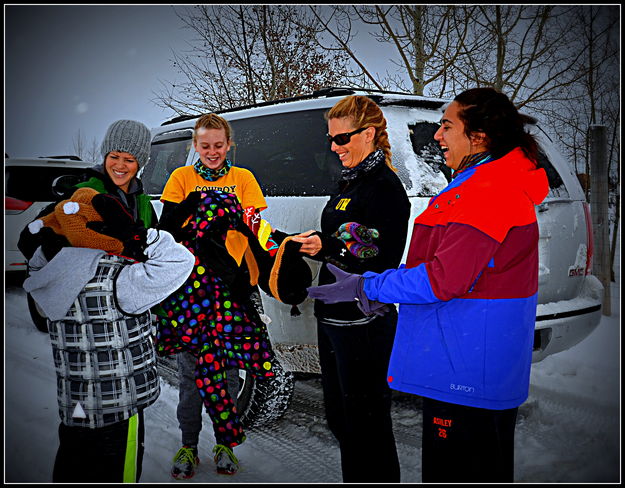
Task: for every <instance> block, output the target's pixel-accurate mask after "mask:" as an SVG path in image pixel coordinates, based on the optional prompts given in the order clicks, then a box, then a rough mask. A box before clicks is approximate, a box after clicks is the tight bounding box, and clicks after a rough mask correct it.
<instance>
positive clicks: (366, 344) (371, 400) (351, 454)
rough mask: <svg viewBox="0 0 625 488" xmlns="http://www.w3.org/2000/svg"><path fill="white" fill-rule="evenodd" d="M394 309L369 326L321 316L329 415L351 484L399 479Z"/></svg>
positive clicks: (321, 351)
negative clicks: (392, 374) (391, 383)
mask: <svg viewBox="0 0 625 488" xmlns="http://www.w3.org/2000/svg"><path fill="white" fill-rule="evenodd" d="M393 312H394V313H388V314H386V315H385V316H382V317H379V318H376V320H374V321H373V322H371V323H369V324H366V325H354V326H335V325H326V324H323V323H321V322H319V321H318V327H317V331H318V343H319V359H320V363H321V375H322V376H321V380H322V385H323V396H324V403H325V410H326V418H327V421H328V426H329V427H330V430H331V431H332V433H333V434H334V436H335V437H336V439H337V440H338V442H339V445H340V449H341V468H342V472H343V481H344V482H346V483H354V482H372V483H373V482H391V483H393V482H396V483H399V481H400V476H399V460H398V458H397V450H396V447H395V437H394V435H393V426H392V422H391V390H390V388H389V387H388V384H387V382H386V376H387V371H388V362H389V357H390V353H391V349H392V347H393V340H394V338H395V328H396V325H397V313H396V312H395V311H393Z"/></svg>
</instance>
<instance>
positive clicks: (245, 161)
mask: <svg viewBox="0 0 625 488" xmlns="http://www.w3.org/2000/svg"><path fill="white" fill-rule="evenodd" d="M352 94H361V95H366V96H369V97H370V98H372V99H373V100H374V101H375V102H376V103H377V104H378V105H379V106H380V107H381V108H382V110H383V112H384V115H385V117H386V120H387V124H388V133H389V140H390V143H391V150H392V158H393V165H394V166H395V167H396V168H397V169H398V175H399V177H400V179H401V181H402V182H403V184H404V186H405V188H406V191H407V193H408V196H409V198H410V202H411V204H412V211H411V222H412V220H413V219H414V218H415V217H416V216H417V215H418V214H419V213H421V212H422V211H423V210H424V209H425V207H426V205H427V202H428V200H429V198H430V197H432V196H433V195H435V194H437V193H438V192H439V191H440V190H442V189H443V188H444V187H445V186H446V185H447V182H448V178H449V177H450V174H449V170H448V168H447V167H446V166H445V164H444V159H443V156H442V153H441V152H440V150H439V147H438V144H436V143H435V141H434V138H433V136H434V133H435V132H436V130H437V129H438V127H439V122H440V119H441V116H442V111H443V107H444V105H445V104H446V103H448V102H449V100H442V99H434V98H427V97H419V96H415V95H408V94H400V93H391V92H379V91H378V92H376V91H362V90H352V89H348V88H329V89H325V90H320V91H318V92H315V93H314V94H312V95H309V96H301V97H296V98H292V99H287V100H278V101H274V102H267V103H262V104H258V105H255V106H250V107H242V108H239V109H236V110H228V111H223V112H218V113H219V114H220V115H221V116H223V117H224V118H225V119H227V120H228V121H229V123H230V124H231V126H232V128H233V132H234V135H233V140H234V143H235V144H234V145H233V148H232V149H231V153H230V154H229V158H230V159H231V160H232V161H233V162H234V164H236V165H238V166H242V167H245V168H248V169H249V170H251V171H252V172H253V173H254V175H255V176H256V178H257V180H258V181H259V183H260V185H261V188H262V189H263V192H264V194H265V196H266V199H267V204H268V208H267V209H266V210H265V211H263V217H264V218H265V219H266V220H267V221H269V222H270V223H271V225H272V226H273V227H276V228H278V229H280V230H282V231H284V232H288V233H297V232H303V231H306V230H309V229H319V228H320V216H321V211H322V209H323V207H324V205H325V203H326V202H327V200H328V198H329V195H330V194H331V193H333V192H334V191H335V187H336V182H337V181H338V177H339V176H340V173H341V165H340V163H339V161H338V158H337V156H336V154H334V153H333V152H331V151H330V145H329V144H328V141H327V139H326V133H327V123H326V121H325V119H324V113H325V112H326V111H327V110H329V109H330V108H331V107H332V106H333V105H334V104H335V103H336V102H337V101H338V100H340V99H341V98H343V97H345V96H347V95H352ZM196 120H197V117H179V118H175V119H172V120H170V121H167V122H165V123H164V124H162V125H161V126H160V127H157V128H154V129H153V130H152V135H153V139H152V149H151V154H150V160H149V161H148V163H147V165H146V166H145V168H144V169H143V170H142V173H141V175H140V176H141V179H142V181H143V184H144V186H145V191H146V193H149V194H150V195H152V196H153V197H154V201H153V203H154V206H155V208H156V210H157V212H158V213H160V210H161V203H160V202H159V200H158V198H159V197H160V195H161V193H162V190H163V187H164V186H165V182H166V181H167V178H168V177H169V175H170V174H171V172H172V171H173V170H174V169H175V168H177V167H179V166H182V165H187V164H193V163H194V162H195V161H197V159H198V155H197V154H196V152H195V150H194V149H193V145H192V139H191V138H192V134H193V127H194V125H195V122H196ZM530 130H531V131H532V132H533V133H534V135H535V136H536V138H537V140H538V141H539V145H540V149H541V155H540V156H541V165H542V166H543V167H544V168H545V170H546V171H547V174H548V177H549V184H550V193H549V195H548V197H547V199H546V200H545V201H544V203H543V204H541V205H540V206H538V207H537V208H536V212H537V218H538V223H539V227H540V243H539V245H540V257H539V261H540V273H539V292H538V301H539V305H538V310H537V316H536V332H535V341H534V352H533V360H534V361H540V360H541V359H543V358H544V357H546V356H548V355H550V354H553V353H556V352H559V351H562V350H565V349H568V348H570V347H571V346H573V345H575V344H577V343H578V342H579V341H581V340H582V339H584V338H585V337H586V336H588V334H590V332H592V330H593V329H594V328H595V327H596V326H597V325H598V324H599V321H600V320H601V297H602V293H603V288H602V285H601V283H600V282H599V280H598V279H597V278H596V277H594V276H592V274H590V273H591V263H592V247H593V246H592V229H591V220H590V214H589V211H588V205H587V203H586V202H585V198H584V193H583V191H582V188H581V187H580V184H579V182H578V180H577V178H576V177H575V176H574V175H573V174H572V172H571V169H570V167H569V165H568V164H567V163H566V161H565V160H564V159H563V158H562V157H561V156H560V155H559V154H558V152H557V150H556V149H555V147H554V146H553V144H552V142H551V140H550V139H549V137H548V136H547V135H546V134H545V133H544V132H543V131H542V130H541V129H540V128H539V127H538V126H532V127H531V129H530ZM411 232H412V226H411V225H409V233H411ZM407 242H408V243H409V242H410V239H408V240H407ZM407 245H408V244H407ZM406 252H407V248H406V251H405V253H404V258H405V255H406ZM307 262H308V263H309V264H310V265H311V268H312V269H313V275H315V276H316V273H317V271H318V267H319V265H318V263H317V262H314V261H311V260H307ZM261 294H262V301H263V307H264V311H265V314H266V315H268V316H269V317H270V318H271V323H270V324H269V326H268V329H269V333H270V337H271V340H272V343H273V347H274V349H275V351H276V353H277V354H278V356H279V358H280V360H281V361H282V363H283V365H284V367H285V368H286V369H287V370H289V371H294V372H308V373H310V372H313V373H314V372H319V363H318V354H317V337H316V320H315V318H314V316H313V313H312V308H313V307H312V305H313V304H312V300H310V299H307V300H306V301H305V302H304V303H303V304H302V305H300V306H299V309H300V310H301V312H302V314H301V315H300V316H296V317H293V316H291V315H290V306H288V305H284V304H282V303H280V302H278V301H277V300H275V299H273V298H271V297H269V296H267V295H265V294H264V293H262V292H261Z"/></svg>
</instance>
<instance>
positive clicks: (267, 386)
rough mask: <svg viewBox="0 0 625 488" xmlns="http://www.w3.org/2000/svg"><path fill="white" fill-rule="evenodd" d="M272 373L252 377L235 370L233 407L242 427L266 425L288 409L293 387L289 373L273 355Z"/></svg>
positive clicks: (293, 381) (292, 378)
mask: <svg viewBox="0 0 625 488" xmlns="http://www.w3.org/2000/svg"><path fill="white" fill-rule="evenodd" d="M273 371H274V372H275V374H276V375H275V376H271V377H257V378H254V377H253V376H252V375H251V374H249V373H246V372H245V371H243V370H240V371H239V393H238V396H237V411H238V412H239V415H240V417H241V423H242V424H243V426H244V427H246V428H251V427H260V426H266V425H270V424H272V423H273V422H275V421H277V420H279V419H280V418H281V417H282V416H283V415H284V413H285V412H286V411H287V410H288V408H289V405H290V404H291V399H292V398H293V392H294V390H295V379H294V376H293V373H291V372H290V371H285V370H284V368H282V365H281V364H280V363H279V362H278V360H277V359H276V360H275V362H274V363H273Z"/></svg>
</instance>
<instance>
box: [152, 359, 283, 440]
mask: <svg viewBox="0 0 625 488" xmlns="http://www.w3.org/2000/svg"><path fill="white" fill-rule="evenodd" d="M157 364H158V367H159V373H160V375H161V377H162V378H163V379H164V380H165V381H167V382H168V383H169V384H170V385H172V386H174V387H175V388H178V365H177V362H176V358H175V356H168V357H159V358H158V363H157ZM274 371H275V373H276V376H272V377H270V378H254V377H253V376H252V375H251V374H250V373H247V372H246V371H245V370H242V369H237V368H227V369H226V383H227V388H228V393H229V394H230V397H231V398H233V399H235V398H236V400H235V401H236V406H237V411H238V412H239V416H240V418H241V423H242V424H243V425H244V426H245V427H246V428H253V427H260V426H264V425H269V424H271V423H272V422H275V421H276V420H278V419H280V418H281V417H282V416H283V415H284V413H285V412H286V411H287V409H288V408H289V405H290V404H291V399H292V398H293V392H294V390H295V378H294V376H293V373H291V372H289V371H284V369H283V368H282V365H281V364H280V363H278V361H277V360H276V361H275V363H274Z"/></svg>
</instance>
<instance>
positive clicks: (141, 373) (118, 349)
mask: <svg viewBox="0 0 625 488" xmlns="http://www.w3.org/2000/svg"><path fill="white" fill-rule="evenodd" d="M132 262H133V261H131V260H128V259H126V258H123V257H121V256H115V255H103V256H102V257H101V258H100V260H99V263H98V265H97V270H96V273H95V275H94V276H93V278H91V280H89V282H88V283H87V284H86V285H85V287H84V288H83V289H82V291H81V292H80V293H79V294H78V296H77V297H76V299H75V300H74V302H73V304H72V306H71V307H70V308H69V310H68V311H67V313H66V314H65V317H63V318H61V319H60V320H54V321H50V322H49V324H48V325H49V331H50V338H51V343H52V351H53V357H54V364H55V367H56V373H57V396H58V404H59V411H60V415H61V420H62V422H63V423H64V424H65V425H68V426H78V427H89V428H99V427H104V426H106V425H110V424H114V423H116V422H120V421H122V420H125V419H128V418H130V417H131V416H132V415H134V414H135V413H137V411H138V410H140V409H142V408H145V407H147V406H148V405H151V404H152V403H154V402H155V401H156V399H157V398H158V396H159V393H160V386H159V381H158V373H157V369H156V356H155V352H154V346H153V345H152V338H151V318H150V313H149V311H148V312H144V313H142V314H139V315H127V314H123V313H122V312H121V311H120V309H119V306H118V304H117V300H116V299H115V293H114V287H115V278H116V276H117V275H118V274H119V272H120V271H121V270H122V268H123V267H124V265H125V264H131V263H132Z"/></svg>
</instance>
